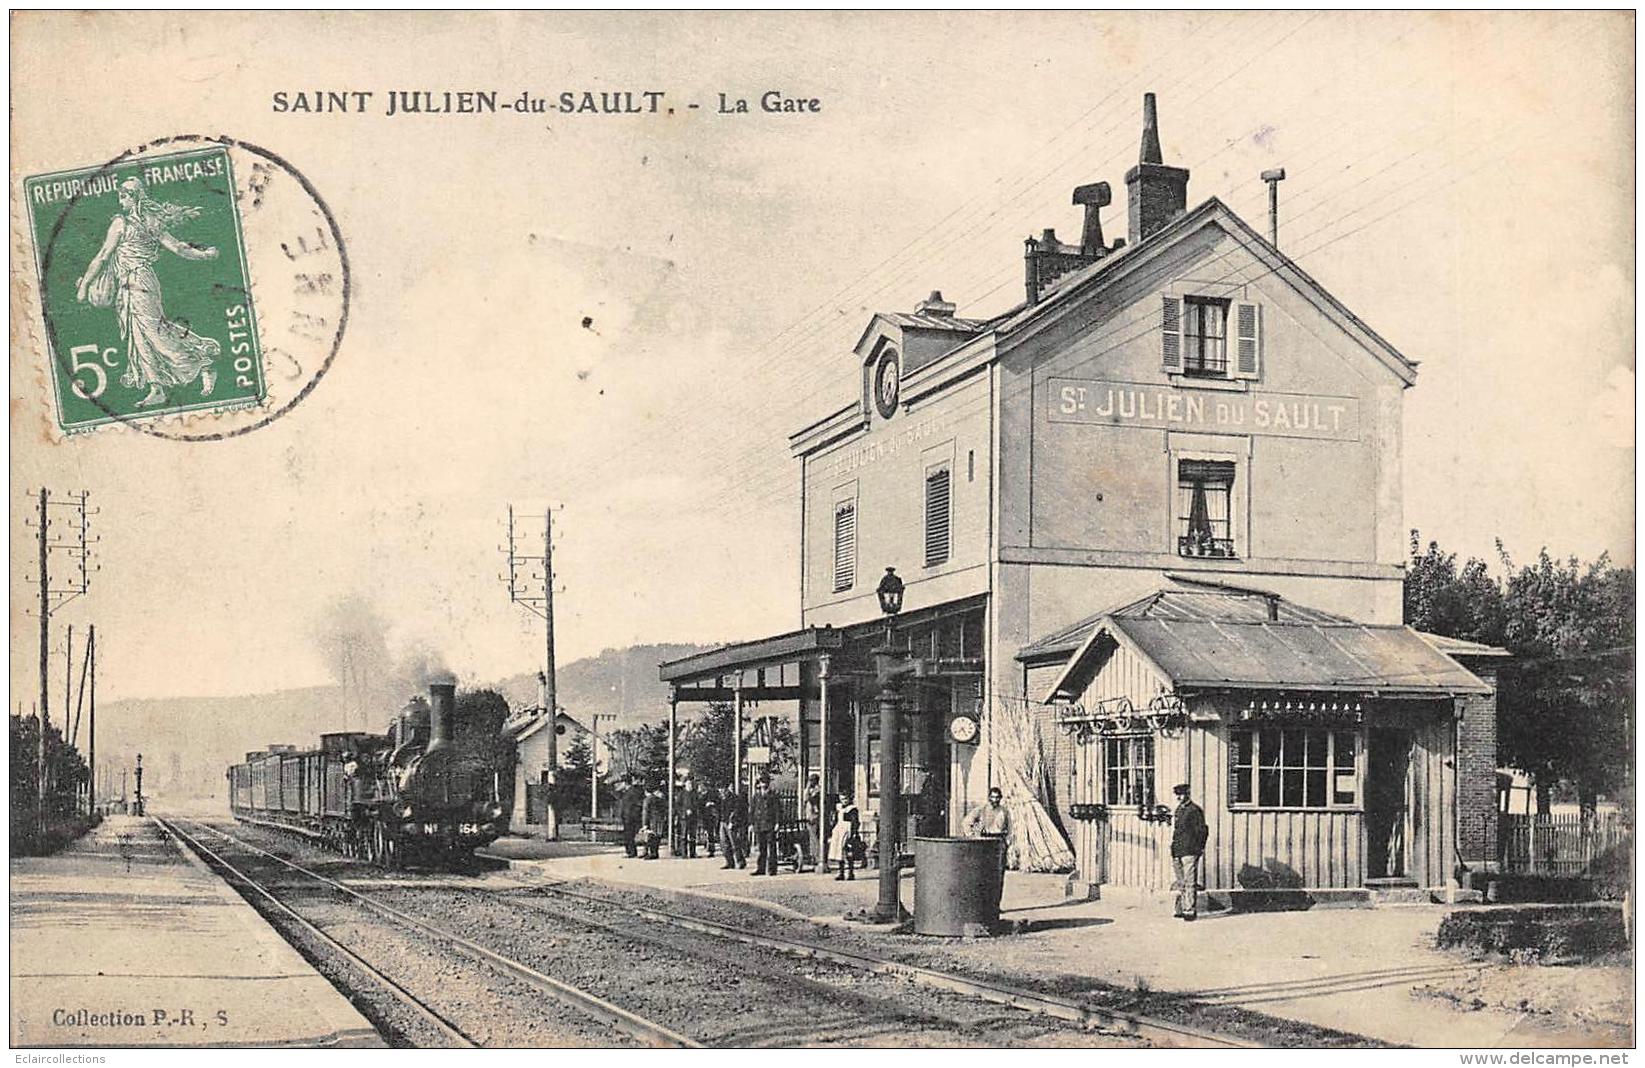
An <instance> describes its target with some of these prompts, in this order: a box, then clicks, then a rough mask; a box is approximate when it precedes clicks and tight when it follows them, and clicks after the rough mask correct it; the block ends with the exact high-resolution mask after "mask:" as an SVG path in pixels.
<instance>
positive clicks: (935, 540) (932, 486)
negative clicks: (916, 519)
mask: <svg viewBox="0 0 1645 1068" xmlns="http://www.w3.org/2000/svg"><path fill="white" fill-rule="evenodd" d="M949 473H950V472H949V466H948V464H946V463H944V464H940V465H937V466H935V467H928V468H926V472H925V566H926V567H935V566H936V565H938V564H945V563H947V562H948V552H949V533H950V531H949V521H950V518H951V515H950V507H949V506H950V504H951V503H952V496H951V493H950V485H949Z"/></svg>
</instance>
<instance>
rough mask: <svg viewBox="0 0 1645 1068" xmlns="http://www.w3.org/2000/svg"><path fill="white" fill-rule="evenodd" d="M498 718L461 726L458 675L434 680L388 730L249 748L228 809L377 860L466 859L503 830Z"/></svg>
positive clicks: (507, 751) (506, 777) (506, 784)
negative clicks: (311, 745)
mask: <svg viewBox="0 0 1645 1068" xmlns="http://www.w3.org/2000/svg"><path fill="white" fill-rule="evenodd" d="M493 719H495V720H496V721H495V722H493ZM501 726H502V724H501V716H500V715H499V716H495V717H492V716H489V715H486V714H484V713H481V712H475V713H473V714H471V715H470V716H469V717H468V718H466V719H465V720H464V721H462V722H459V720H458V715H457V705H456V680H455V679H454V678H452V677H450V676H440V677H437V678H436V679H434V680H433V681H432V682H431V683H430V684H429V696H428V699H427V700H426V701H425V700H423V699H422V698H415V699H413V700H412V701H411V703H410V704H408V705H407V706H406V707H405V708H404V709H403V710H401V711H400V712H399V713H398V714H397V715H396V716H395V717H394V719H393V721H392V722H390V724H389V726H388V729H387V731H385V732H384V733H383V734H371V733H368V732H359V731H345V732H337V733H333V734H323V735H321V736H320V745H319V747H318V748H316V749H308V750H301V751H299V750H298V749H297V748H296V747H295V746H291V745H271V746H269V747H268V748H267V749H264V750H258V751H256V752H251V753H247V754H246V759H245V761H244V762H243V763H239V764H235V765H233V766H232V767H230V768H229V769H228V772H227V777H228V787H229V807H230V810H231V811H232V812H233V813H234V817H235V818H236V819H238V820H241V821H242V822H246V823H258V824H263V825H267V826H273V827H279V828H281V829H284V830H288V831H294V832H296V833H298V834H302V835H304V836H306V837H308V838H311V839H314V840H316V841H319V842H322V843H324V844H325V845H327V846H328V847H330V848H332V849H335V850H337V851H338V852H340V853H343V854H344V855H347V856H356V857H362V858H364V859H366V860H368V861H371V862H373V863H380V864H384V865H387V866H391V867H392V866H398V865H400V864H402V863H415V864H453V863H461V862H463V861H464V860H466V859H468V858H470V857H471V856H472V855H473V852H474V850H475V849H476V848H478V847H480V846H483V845H486V844H487V843H489V842H491V841H492V840H493V839H495V838H496V837H497V836H498V835H500V834H502V833H503V832H504V831H505V830H507V828H508V819H509V814H510V810H511V808H512V805H513V798H514V749H513V746H512V745H510V744H509V742H508V740H507V739H506V738H505V737H504V736H503V734H502V730H501Z"/></svg>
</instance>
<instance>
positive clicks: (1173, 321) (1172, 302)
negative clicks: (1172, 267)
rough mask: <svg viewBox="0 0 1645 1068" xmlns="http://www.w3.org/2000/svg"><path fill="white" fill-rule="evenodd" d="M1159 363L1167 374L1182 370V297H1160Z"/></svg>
mask: <svg viewBox="0 0 1645 1068" xmlns="http://www.w3.org/2000/svg"><path fill="white" fill-rule="evenodd" d="M1160 305H1161V314H1160V363H1161V364H1162V365H1163V366H1164V368H1165V370H1166V372H1167V373H1169V374H1176V373H1178V372H1180V371H1181V370H1182V299H1181V298H1180V297H1172V296H1165V295H1162V296H1161V297H1160Z"/></svg>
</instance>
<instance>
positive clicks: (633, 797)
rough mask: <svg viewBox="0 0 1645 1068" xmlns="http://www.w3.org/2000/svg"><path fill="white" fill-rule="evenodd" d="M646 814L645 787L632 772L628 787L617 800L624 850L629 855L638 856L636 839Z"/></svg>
mask: <svg viewBox="0 0 1645 1068" xmlns="http://www.w3.org/2000/svg"><path fill="white" fill-rule="evenodd" d="M644 814H645V787H644V786H642V785H640V777H639V775H637V774H630V775H629V777H628V788H627V789H626V790H624V791H623V794H622V797H621V798H620V799H619V800H618V802H617V815H618V816H620V817H621V818H622V821H623V852H624V853H626V854H627V855H628V856H631V857H632V856H637V855H638V854H639V850H638V848H637V847H636V845H635V842H634V839H635V838H636V837H637V836H638V835H639V833H640V824H641V822H642V817H643V816H644Z"/></svg>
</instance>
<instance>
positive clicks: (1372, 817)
mask: <svg viewBox="0 0 1645 1068" xmlns="http://www.w3.org/2000/svg"><path fill="white" fill-rule="evenodd" d="M1410 778H1411V733H1410V732H1409V731H1404V730H1396V729H1391V728H1372V730H1371V737H1370V746H1369V748H1368V751H1367V753H1366V755H1365V779H1366V781H1365V835H1366V839H1365V850H1366V856H1365V859H1366V864H1365V872H1366V877H1367V878H1370V879H1403V878H1406V877H1408V876H1409V875H1410V871H1411V869H1410V844H1411V805H1410Z"/></svg>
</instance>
